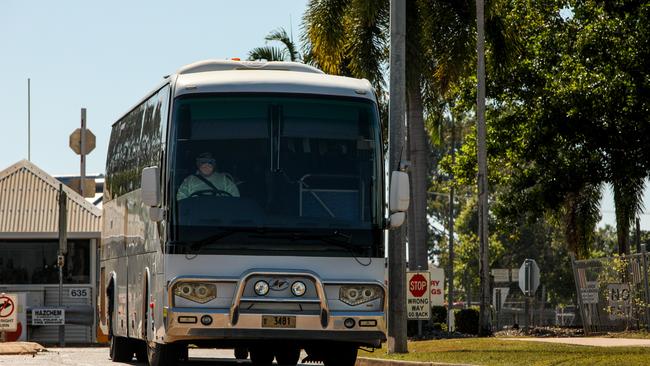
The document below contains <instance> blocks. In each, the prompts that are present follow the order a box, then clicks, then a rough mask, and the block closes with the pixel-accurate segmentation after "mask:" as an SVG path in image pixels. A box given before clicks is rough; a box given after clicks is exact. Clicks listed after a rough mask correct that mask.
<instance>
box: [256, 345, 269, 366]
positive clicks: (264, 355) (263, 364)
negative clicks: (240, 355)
mask: <svg viewBox="0 0 650 366" xmlns="http://www.w3.org/2000/svg"><path fill="white" fill-rule="evenodd" d="M251 361H252V363H253V365H255V366H269V365H271V364H272V363H273V351H272V350H271V349H270V348H266V347H256V348H252V349H251Z"/></svg>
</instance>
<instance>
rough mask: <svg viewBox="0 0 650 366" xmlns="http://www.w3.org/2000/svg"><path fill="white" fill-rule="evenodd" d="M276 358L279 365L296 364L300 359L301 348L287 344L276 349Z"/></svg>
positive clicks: (293, 365)
mask: <svg viewBox="0 0 650 366" xmlns="http://www.w3.org/2000/svg"><path fill="white" fill-rule="evenodd" d="M275 360H276V361H277V362H278V365H283V366H296V364H298V361H299V360H300V348H296V347H291V346H285V347H280V348H279V349H277V350H275Z"/></svg>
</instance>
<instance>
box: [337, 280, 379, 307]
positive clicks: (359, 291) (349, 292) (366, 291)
mask: <svg viewBox="0 0 650 366" xmlns="http://www.w3.org/2000/svg"><path fill="white" fill-rule="evenodd" d="M383 297H384V290H383V289H382V288H381V286H378V285H345V286H341V288H340V289H339V300H341V301H342V302H344V303H345V304H347V305H350V306H357V305H361V304H365V303H368V302H371V301H374V300H377V299H382V298H383Z"/></svg>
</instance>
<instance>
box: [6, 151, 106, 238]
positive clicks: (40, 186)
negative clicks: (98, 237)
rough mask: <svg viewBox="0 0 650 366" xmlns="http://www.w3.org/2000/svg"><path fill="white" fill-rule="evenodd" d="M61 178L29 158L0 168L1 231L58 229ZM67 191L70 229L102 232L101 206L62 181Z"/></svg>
mask: <svg viewBox="0 0 650 366" xmlns="http://www.w3.org/2000/svg"><path fill="white" fill-rule="evenodd" d="M60 184H61V182H59V181H58V180H56V179H55V178H53V177H52V176H50V175H49V174H47V173H46V172H45V171H43V170H41V169H40V168H39V167H37V166H36V165H34V164H33V163H31V162H29V161H27V160H21V161H19V162H17V163H16V164H14V165H12V166H10V167H9V168H7V169H5V170H3V171H1V172H0V235H2V236H6V234H7V233H56V232H57V231H58V222H59V205H58V193H59V192H58V191H59V185H60ZM63 190H64V191H65V192H66V193H67V194H68V203H67V207H68V233H99V232H100V230H101V210H100V209H98V208H97V207H95V206H93V205H92V204H91V203H89V202H87V201H86V200H85V199H84V198H83V197H81V196H80V195H79V194H78V193H77V192H75V191H73V190H72V189H70V188H69V187H68V186H66V185H63Z"/></svg>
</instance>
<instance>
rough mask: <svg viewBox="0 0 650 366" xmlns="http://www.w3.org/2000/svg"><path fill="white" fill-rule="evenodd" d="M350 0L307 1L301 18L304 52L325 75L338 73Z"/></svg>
mask: <svg viewBox="0 0 650 366" xmlns="http://www.w3.org/2000/svg"><path fill="white" fill-rule="evenodd" d="M349 3H350V0H310V1H309V3H308V5H307V11H306V12H305V16H304V17H303V25H302V28H303V44H304V45H305V48H304V52H303V54H304V55H305V59H308V60H309V61H310V63H311V64H313V65H315V66H317V67H319V68H320V69H321V70H323V71H324V72H326V73H328V74H334V75H338V74H340V70H341V65H342V60H343V50H344V46H345V38H346V29H345V27H344V24H345V22H344V19H345V16H346V9H347V7H348V5H349Z"/></svg>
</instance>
